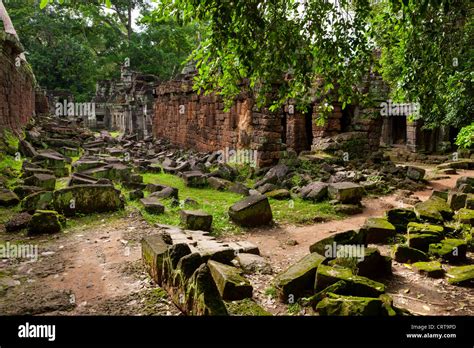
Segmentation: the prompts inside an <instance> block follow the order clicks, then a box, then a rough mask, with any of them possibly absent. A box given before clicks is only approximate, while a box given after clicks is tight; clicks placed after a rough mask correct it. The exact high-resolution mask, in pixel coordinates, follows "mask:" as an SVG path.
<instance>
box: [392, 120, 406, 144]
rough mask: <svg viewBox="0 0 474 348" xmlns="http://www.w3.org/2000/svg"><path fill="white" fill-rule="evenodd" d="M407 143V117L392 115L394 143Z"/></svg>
mask: <svg viewBox="0 0 474 348" xmlns="http://www.w3.org/2000/svg"><path fill="white" fill-rule="evenodd" d="M406 143H407V117H406V116H396V117H392V144H393V145H405V144H406Z"/></svg>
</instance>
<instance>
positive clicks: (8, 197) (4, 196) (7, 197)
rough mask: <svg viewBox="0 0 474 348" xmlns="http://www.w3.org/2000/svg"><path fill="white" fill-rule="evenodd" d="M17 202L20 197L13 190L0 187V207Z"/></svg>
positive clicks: (9, 205)
mask: <svg viewBox="0 0 474 348" xmlns="http://www.w3.org/2000/svg"><path fill="white" fill-rule="evenodd" d="M18 203H20V199H19V198H18V196H17V195H16V194H15V193H14V192H12V191H10V190H9V189H5V188H0V207H11V206H14V205H17V204H18Z"/></svg>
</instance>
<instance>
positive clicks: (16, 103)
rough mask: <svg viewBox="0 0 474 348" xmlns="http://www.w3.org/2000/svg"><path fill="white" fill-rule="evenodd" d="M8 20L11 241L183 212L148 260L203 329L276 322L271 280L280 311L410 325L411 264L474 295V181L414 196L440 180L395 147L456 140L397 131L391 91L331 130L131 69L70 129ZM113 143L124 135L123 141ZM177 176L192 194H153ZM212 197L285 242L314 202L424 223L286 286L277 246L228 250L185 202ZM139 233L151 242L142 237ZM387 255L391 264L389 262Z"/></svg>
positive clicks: (399, 223) (178, 190)
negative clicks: (212, 324)
mask: <svg viewBox="0 0 474 348" xmlns="http://www.w3.org/2000/svg"><path fill="white" fill-rule="evenodd" d="M0 4H1V3H0ZM6 19H7V18H6V17H4V18H3V25H1V26H0V28H5V29H4V30H2V31H0V41H1V44H2V55H1V56H0V61H1V62H2V64H1V65H0V77H1V79H0V83H1V84H2V85H1V86H0V129H2V130H3V129H9V130H13V131H14V133H16V134H18V135H20V134H21V133H22V132H23V131H24V136H20V138H21V139H20V140H19V144H18V148H16V149H13V151H10V150H11V149H8V148H7V149H6V151H7V152H8V151H10V154H11V155H17V154H20V155H21V156H20V157H21V159H22V163H21V169H20V170H19V173H18V175H17V177H15V180H14V181H9V180H8V179H9V178H8V175H10V174H11V172H10V171H7V172H6V173H5V176H3V174H2V177H0V206H1V207H4V208H6V209H10V208H12V207H14V208H15V209H17V210H18V211H17V210H15V211H14V212H12V216H11V218H9V219H8V221H6V223H5V224H4V225H5V231H6V232H7V233H9V234H10V236H19V237H18V238H20V237H21V236H22V235H21V233H26V235H27V236H28V237H31V238H34V237H35V236H37V235H43V234H54V233H58V232H60V231H62V230H64V228H65V226H67V221H68V219H69V220H70V219H75V218H77V217H81V216H87V215H90V214H96V213H111V212H117V211H123V210H124V209H125V208H126V207H128V208H130V209H135V210H136V211H138V213H139V214H140V216H141V217H143V218H144V219H145V217H150V216H151V217H152V218H153V219H154V218H157V217H162V216H164V215H166V214H169V213H170V212H175V211H176V210H179V226H178V223H177V224H176V226H171V225H167V224H166V225H165V224H162V223H156V220H153V221H154V222H153V223H150V224H149V225H150V226H148V227H149V229H151V231H152V232H151V233H148V234H144V235H140V237H141V238H140V239H139V243H137V244H138V245H139V248H140V251H141V253H140V254H141V259H142V263H141V265H143V266H144V268H145V269H146V271H147V273H148V275H149V277H150V278H151V280H152V281H153V286H156V285H159V286H160V287H161V288H163V289H165V290H166V292H167V294H168V296H169V297H170V298H171V300H172V302H173V303H174V305H175V306H176V307H177V308H179V309H180V311H181V312H182V313H185V314H190V315H228V314H231V315H232V314H242V313H243V311H242V308H245V313H244V314H249V313H250V314H254V315H269V314H270V313H269V311H268V307H267V308H264V304H263V303H262V302H261V301H260V302H259V301H257V296H256V293H257V291H256V284H255V283H252V281H251V280H254V279H252V278H251V276H252V275H255V274H257V275H259V276H260V275H264V276H266V277H268V278H266V281H267V282H268V284H267V285H269V286H270V285H271V288H272V291H273V292H274V296H275V301H276V300H278V303H279V304H281V305H283V304H284V305H286V304H296V303H297V304H298V305H300V306H303V307H305V308H308V310H310V309H311V310H312V311H313V312H311V313H318V314H319V315H382V316H387V315H389V316H393V315H407V314H409V313H408V312H407V311H406V310H405V309H402V308H399V306H398V305H397V304H395V302H394V300H393V298H392V297H391V296H390V295H389V287H390V281H391V277H392V272H393V268H394V266H397V267H401V266H400V265H402V264H410V265H411V266H410V267H412V269H413V272H416V273H420V274H423V275H426V276H427V277H429V278H431V277H433V278H445V279H446V284H447V285H449V286H451V285H452V286H453V287H454V286H455V287H465V286H466V287H467V286H471V285H472V282H473V280H474V266H473V265H472V262H471V261H472V259H471V256H470V253H471V252H472V251H473V250H474V245H473V235H474V229H473V226H474V181H473V178H472V177H470V176H459V178H458V179H457V181H456V185H455V187H453V188H452V189H451V190H448V189H446V190H433V191H432V193H431V196H430V197H429V198H427V199H426V200H425V201H421V200H420V199H419V198H418V197H415V196H414V195H413V192H414V191H419V190H422V189H424V188H425V187H426V184H427V181H426V170H425V169H423V168H418V167H415V166H413V165H397V164H395V163H394V162H393V161H392V160H391V158H390V157H389V156H388V155H387V154H385V153H384V152H383V151H381V150H380V145H384V144H385V145H387V146H389V145H390V146H391V145H397V146H398V145H399V146H405V147H406V148H407V150H408V151H418V150H423V151H426V152H433V151H438V150H440V146H441V145H442V143H443V141H445V140H449V139H450V138H451V137H452V131H450V130H446V129H444V130H441V129H439V130H434V131H430V132H425V131H422V130H421V129H420V124H419V123H415V122H412V121H410V120H408V118H407V117H406V116H393V115H392V116H390V115H389V116H387V117H385V118H384V117H382V116H381V115H380V103H383V102H384V101H385V100H386V99H387V90H386V87H385V86H384V85H383V83H382V82H381V80H380V79H379V78H377V77H376V76H373V77H371V79H370V81H369V82H368V86H367V89H368V92H370V94H371V95H372V99H373V102H374V106H371V107H362V106H358V105H353V106H350V107H348V108H346V109H344V110H343V109H342V108H341V106H340V105H333V107H334V108H333V112H332V114H331V115H330V116H329V118H328V120H327V122H326V124H325V125H323V126H318V125H316V124H315V123H314V122H313V120H314V119H315V118H317V116H318V114H317V113H318V105H317V101H315V103H314V105H313V106H312V107H311V108H310V109H309V110H308V111H307V113H303V112H300V111H298V110H297V109H296V108H295V107H294V105H292V104H291V103H288V104H287V105H286V106H285V108H284V109H282V110H280V111H278V112H270V111H269V110H268V109H266V108H261V109H258V108H257V107H256V106H255V101H254V98H253V96H252V95H250V94H248V93H242V94H241V95H240V96H239V97H238V98H237V100H236V101H235V103H234V105H233V106H232V107H231V108H230V110H229V111H226V110H225V107H224V102H223V100H222V99H221V98H219V97H218V96H217V95H215V94H209V95H203V94H198V93H196V92H195V91H193V89H192V78H193V74H194V73H193V72H192V71H187V72H185V73H183V74H181V75H179V76H177V77H176V78H175V79H173V80H170V81H159V80H158V78H156V77H154V76H150V75H144V74H140V73H137V72H133V71H132V70H130V68H129V66H128V64H127V66H123V67H122V71H121V77H120V79H118V80H116V81H100V82H99V83H98V84H97V93H96V96H95V98H94V99H93V100H92V101H91V103H94V105H95V112H94V115H93V117H89V116H90V115H87V117H86V118H84V117H83V116H81V115H78V114H77V113H74V114H73V115H68V116H71V117H57V115H56V114H55V112H53V110H55V107H56V104H57V103H61V101H63V102H64V100H66V101H67V102H73V98H72V96H71V95H69V94H68V93H67V92H58V91H56V92H54V93H52V92H47V91H44V90H41V89H40V88H37V86H36V85H35V81H34V75H33V74H32V72H31V69H30V68H29V66H28V64H27V62H26V61H25V60H22V59H21V53H22V50H23V48H22V47H21V44H20V43H19V41H18V37H17V36H16V35H15V33H14V31H13V30H12V29H11V27H9V23H8V20H6ZM18 59H19V60H18ZM18 62H19V63H18ZM4 63H5V64H4ZM112 131H114V132H118V133H121V134H120V135H118V136H112V134H111V132H112ZM239 149H246V150H251V151H254V152H255V153H256V158H255V162H256V163H255V164H256V165H257V167H258V168H252V169H251V170H249V171H248V173H245V174H242V173H240V172H239V170H238V169H236V168H235V167H234V166H232V165H229V163H227V162H226V161H222V158H221V156H223V155H224V154H227V153H228V152H227V151H230V150H232V151H233V150H239ZM346 153H347V154H349V157H348V158H345V155H344V154H346ZM469 156H471V158H463V159H461V160H457V161H447V160H448V158H447V156H445V157H443V158H442V159H439V160H440V161H443V162H446V163H443V164H440V165H438V166H437V170H438V172H439V174H443V175H454V174H456V170H473V169H474V161H473V159H472V155H471V154H469ZM249 158H252V157H247V159H246V160H247V161H248V160H249ZM246 160H244V162H245V161H246ZM247 164H248V163H247ZM163 173H164V174H168V175H166V177H167V178H168V179H169V178H170V177H171V178H174V179H176V178H177V179H179V183H180V185H181V186H179V187H174V185H173V184H164V183H163V182H161V181H160V180H155V179H153V180H145V179H146V177H147V176H148V177H150V175H161V174H163ZM164 176H165V175H164ZM154 178H156V177H154ZM169 180H172V179H169ZM176 186H178V185H176ZM203 189H206V190H209V191H212V193H211V194H210V195H211V196H212V195H215V194H217V193H218V192H226V193H231V194H232V197H234V198H235V197H237V198H235V200H234V201H233V202H232V203H231V204H229V203H228V202H227V201H226V202H225V203H223V205H224V204H225V210H226V214H225V217H224V219H225V221H226V222H227V223H228V224H229V225H232V226H238V227H239V228H242V229H243V231H246V230H247V229H250V228H253V229H255V231H259V229H268V231H272V230H271V228H274V227H275V222H277V219H279V218H280V217H279V216H278V215H277V214H276V210H277V209H276V207H277V204H278V203H281V202H285V201H287V202H288V204H285V205H284V206H283V208H281V206H280V208H279V209H280V210H279V213H280V214H281V213H282V210H290V209H293V208H292V207H290V206H291V203H293V204H294V203H295V202H294V201H298V202H299V203H300V202H303V203H306V204H311V209H313V207H316V205H315V204H319V203H326V204H327V206H330V207H331V209H334V214H341V215H344V216H348V215H357V214H360V213H361V212H362V211H363V205H362V203H363V199H364V198H365V196H366V195H367V194H372V195H373V196H380V195H382V194H386V193H387V192H391V193H393V192H400V193H399V198H400V201H401V202H402V203H403V204H405V205H407V206H408V207H405V206H404V207H395V208H391V209H388V210H386V212H385V214H384V216H381V217H368V218H366V219H365V220H364V221H363V223H362V224H361V226H357V227H358V228H356V227H354V228H351V229H348V230H343V231H338V233H333V232H334V231H330V232H328V233H326V234H324V235H321V236H320V237H319V238H317V240H311V241H310V244H308V245H307V246H306V250H305V251H306V252H305V253H304V256H303V257H302V258H300V259H298V260H296V261H295V260H291V263H290V264H286V265H285V267H284V269H280V270H278V272H274V270H273V269H272V267H273V265H271V264H270V263H269V262H268V261H267V259H266V258H265V257H267V258H268V257H269V256H268V255H263V253H262V252H261V250H260V249H261V248H263V247H265V245H260V246H259V245H257V244H255V243H252V242H250V241H247V240H228V239H225V238H220V237H219V236H216V235H214V234H213V229H214V226H215V220H216V219H217V218H220V219H223V218H222V216H219V217H217V216H213V214H211V213H210V212H206V211H205V209H204V208H203V206H205V202H204V200H202V201H199V202H198V201H197V200H196V199H193V198H190V197H186V194H185V193H183V191H184V192H191V191H196V190H203ZM201 192H202V191H201ZM208 194H209V193H208ZM207 199H208V198H206V200H207ZM303 203H301V204H303ZM178 208H179V209H178ZM314 210H316V208H314ZM384 210H385V208H384ZM295 214H299V212H298V211H296V210H295ZM316 218H321V217H320V216H316V217H314V216H313V220H312V223H314V224H315V225H314V229H315V230H318V229H319V225H317V223H320V222H321V221H324V219H320V220H316ZM364 218H365V217H364ZM147 223H148V221H147ZM133 233H134V238H135V233H136V234H138V233H141V231H137V230H133ZM256 234H258V233H256ZM243 235H244V236H245V235H246V234H243ZM12 238H13V237H12ZM309 239H310V238H309ZM125 242H126V243H128V241H125ZM91 244H92V243H91ZM97 244H99V243H97ZM294 245H295V243H293V246H294ZM353 246H358V248H355V249H352V247H353ZM379 247H380V248H381V250H382V251H383V248H386V249H387V248H388V247H389V248H388V251H387V250H385V251H386V252H384V253H382V251H381V250H379ZM361 250H362V251H363V253H364V257H363V258H361V257H360V255H358V253H359V254H360V253H361V252H362V251H361ZM347 253H348V254H349V256H347ZM264 256H265V257H264ZM0 276H2V274H1V273H0ZM451 290H452V289H451ZM466 297H467V296H466ZM0 304H1V303H0ZM239 306H240V309H239V308H237V309H236V307H239Z"/></svg>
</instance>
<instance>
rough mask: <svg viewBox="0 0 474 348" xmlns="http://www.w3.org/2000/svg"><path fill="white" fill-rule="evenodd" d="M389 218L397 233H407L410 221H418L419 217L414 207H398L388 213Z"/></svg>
mask: <svg viewBox="0 0 474 348" xmlns="http://www.w3.org/2000/svg"><path fill="white" fill-rule="evenodd" d="M386 215H387V220H388V222H390V223H391V224H392V225H393V226H395V230H396V231H397V233H405V232H406V230H407V226H408V224H409V223H410V222H416V221H417V217H416V214H415V212H414V211H413V209H403V208H396V209H390V210H389V211H387V213H386Z"/></svg>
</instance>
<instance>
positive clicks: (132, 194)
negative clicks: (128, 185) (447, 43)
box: [128, 190, 145, 201]
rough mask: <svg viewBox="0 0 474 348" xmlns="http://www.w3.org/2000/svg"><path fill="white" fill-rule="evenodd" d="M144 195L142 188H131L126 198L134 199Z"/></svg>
mask: <svg viewBox="0 0 474 348" xmlns="http://www.w3.org/2000/svg"><path fill="white" fill-rule="evenodd" d="M144 197H145V194H144V193H143V191H142V190H133V191H130V192H129V193H128V198H129V199H130V200H131V201H136V200H139V199H142V198H144Z"/></svg>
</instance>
